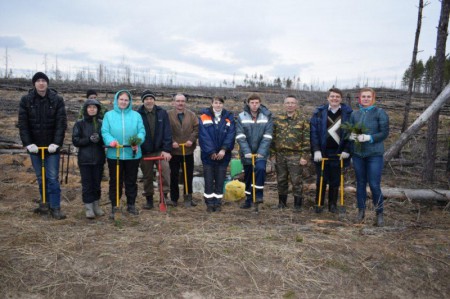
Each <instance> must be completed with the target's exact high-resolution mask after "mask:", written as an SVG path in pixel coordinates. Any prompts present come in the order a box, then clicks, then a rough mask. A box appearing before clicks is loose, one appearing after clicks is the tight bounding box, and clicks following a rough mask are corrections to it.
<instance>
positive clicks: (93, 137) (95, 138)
mask: <svg viewBox="0 0 450 299" xmlns="http://www.w3.org/2000/svg"><path fill="white" fill-rule="evenodd" d="M89 140H91V142H92V143H98V142H99V141H100V136H99V135H98V133H92V135H91V137H89Z"/></svg>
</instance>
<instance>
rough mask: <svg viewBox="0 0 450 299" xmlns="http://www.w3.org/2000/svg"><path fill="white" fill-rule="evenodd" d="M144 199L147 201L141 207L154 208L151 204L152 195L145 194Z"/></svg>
mask: <svg viewBox="0 0 450 299" xmlns="http://www.w3.org/2000/svg"><path fill="white" fill-rule="evenodd" d="M145 199H146V200H147V202H146V203H145V205H144V206H143V207H142V208H144V209H146V210H151V209H153V208H154V206H153V195H149V196H146V197H145Z"/></svg>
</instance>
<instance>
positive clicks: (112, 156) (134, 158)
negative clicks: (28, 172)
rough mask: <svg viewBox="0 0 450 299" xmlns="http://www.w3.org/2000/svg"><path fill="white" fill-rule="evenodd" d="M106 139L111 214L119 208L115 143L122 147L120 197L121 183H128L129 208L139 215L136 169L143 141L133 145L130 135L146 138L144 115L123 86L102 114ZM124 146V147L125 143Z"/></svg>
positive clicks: (132, 212) (126, 185)
mask: <svg viewBox="0 0 450 299" xmlns="http://www.w3.org/2000/svg"><path fill="white" fill-rule="evenodd" d="M102 136H103V141H104V143H105V144H106V145H108V146H109V148H108V150H107V151H106V157H107V161H108V168H109V177H110V180H109V199H110V200H111V205H112V214H111V218H114V214H115V213H116V212H117V207H116V163H117V156H116V155H117V151H116V147H117V146H121V148H120V151H119V169H120V173H119V186H120V187H119V198H120V197H121V196H122V186H123V185H124V184H125V195H126V196H127V211H128V212H129V213H130V214H133V215H138V214H139V212H138V211H137V210H136V206H135V202H136V196H137V188H138V187H137V173H138V167H139V161H140V159H141V157H142V153H141V150H140V145H135V146H130V144H129V139H130V137H137V138H140V140H141V142H142V140H145V128H144V124H143V122H142V117H141V115H140V114H139V113H138V112H136V111H134V110H133V109H132V97H131V94H130V92H129V91H127V90H120V91H118V92H117V93H116V95H115V96H114V109H113V110H111V111H108V112H107V113H106V114H105V116H104V118H103V125H102ZM122 146H125V147H122Z"/></svg>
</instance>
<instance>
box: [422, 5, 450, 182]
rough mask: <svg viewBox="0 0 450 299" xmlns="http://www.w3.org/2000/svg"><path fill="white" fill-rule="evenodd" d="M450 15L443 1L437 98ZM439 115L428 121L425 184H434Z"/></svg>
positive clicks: (435, 83)
mask: <svg viewBox="0 0 450 299" xmlns="http://www.w3.org/2000/svg"><path fill="white" fill-rule="evenodd" d="M449 14H450V0H442V2H441V16H440V18H439V26H438V34H437V41H436V55H435V59H436V63H435V69H434V74H433V82H432V85H431V94H432V96H433V98H436V97H437V96H438V95H439V94H440V93H441V90H442V84H443V81H444V67H445V44H446V42H447V35H448V21H449ZM439 113H440V109H439V110H437V111H436V112H435V113H433V115H432V116H431V117H430V120H429V121H428V132H427V143H426V151H425V154H424V157H423V158H424V159H423V161H424V171H423V176H422V180H423V181H424V182H434V179H435V178H434V170H435V160H436V145H437V131H438V125H439Z"/></svg>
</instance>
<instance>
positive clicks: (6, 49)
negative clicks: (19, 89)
mask: <svg viewBox="0 0 450 299" xmlns="http://www.w3.org/2000/svg"><path fill="white" fill-rule="evenodd" d="M8 62H9V60H8V47H6V48H5V79H6V78H8Z"/></svg>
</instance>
